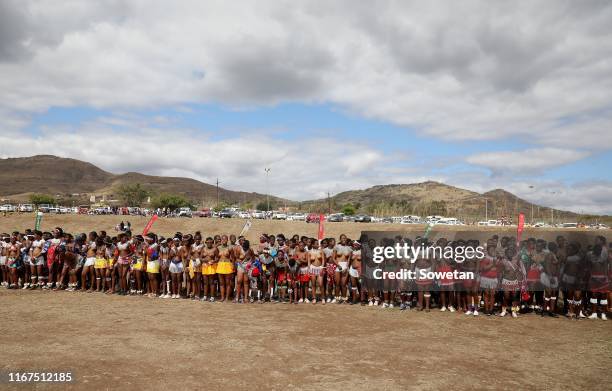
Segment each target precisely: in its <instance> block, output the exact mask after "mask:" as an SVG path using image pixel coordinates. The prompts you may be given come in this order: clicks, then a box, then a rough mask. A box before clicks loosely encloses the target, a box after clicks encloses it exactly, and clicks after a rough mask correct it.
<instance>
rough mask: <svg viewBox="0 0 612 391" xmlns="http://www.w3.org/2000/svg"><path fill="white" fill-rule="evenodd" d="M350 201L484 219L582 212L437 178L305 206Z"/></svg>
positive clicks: (397, 212)
mask: <svg viewBox="0 0 612 391" xmlns="http://www.w3.org/2000/svg"><path fill="white" fill-rule="evenodd" d="M485 200H486V201H485ZM347 204H351V205H352V206H354V207H356V209H357V210H358V212H362V213H367V214H374V215H379V216H392V215H393V216H402V215H419V216H428V215H442V216H453V217H459V218H463V219H465V220H467V221H476V220H483V219H484V218H485V216H487V215H488V216H487V217H489V218H491V219H495V218H498V217H502V216H506V217H509V218H515V216H516V215H518V213H519V212H522V213H524V214H525V217H526V219H527V221H531V217H532V211H533V220H534V221H550V219H551V216H553V218H554V219H558V220H557V221H559V220H567V221H570V220H573V221H576V219H577V218H578V216H579V215H578V214H576V213H573V212H568V211H562V210H557V209H554V210H553V212H552V213H551V208H547V207H543V206H539V205H536V204H532V203H530V202H528V201H525V200H523V199H520V198H518V197H517V196H515V195H514V194H512V193H509V192H507V191H505V190H502V189H496V190H491V191H489V192H486V193H484V194H480V193H477V192H474V191H470V190H466V189H461V188H458V187H454V186H450V185H446V184H443V183H439V182H434V181H428V182H422V183H413V184H392V185H379V186H373V187H370V188H368V189H364V190H351V191H345V192H342V193H338V194H336V195H334V196H333V197H330V198H329V199H319V200H312V201H305V202H303V203H301V205H303V208H305V209H307V210H309V211H313V212H326V211H328V209H331V210H334V211H337V210H340V209H341V208H342V207H343V206H344V205H347ZM330 207H331V208H330Z"/></svg>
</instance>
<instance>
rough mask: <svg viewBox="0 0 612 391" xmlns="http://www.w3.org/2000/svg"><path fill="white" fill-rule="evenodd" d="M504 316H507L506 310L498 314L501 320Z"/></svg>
mask: <svg viewBox="0 0 612 391" xmlns="http://www.w3.org/2000/svg"><path fill="white" fill-rule="evenodd" d="M506 314H507V312H506V310H503V311H502V312H501V313H500V314H499V316H501V317H502V318H503V317H504V316H506Z"/></svg>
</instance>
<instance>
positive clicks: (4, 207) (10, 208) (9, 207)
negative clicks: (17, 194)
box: [0, 204, 15, 212]
mask: <svg viewBox="0 0 612 391" xmlns="http://www.w3.org/2000/svg"><path fill="white" fill-rule="evenodd" d="M14 211H15V207H14V206H13V205H11V204H4V205H2V206H0V212H14Z"/></svg>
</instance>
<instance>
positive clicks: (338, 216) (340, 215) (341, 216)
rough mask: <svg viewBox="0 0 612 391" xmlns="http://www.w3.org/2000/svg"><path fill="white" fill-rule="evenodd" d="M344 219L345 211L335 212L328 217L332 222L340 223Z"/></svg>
mask: <svg viewBox="0 0 612 391" xmlns="http://www.w3.org/2000/svg"><path fill="white" fill-rule="evenodd" d="M343 220H344V213H334V214H331V215H329V217H327V221H329V222H331V223H339V222H341V221H343Z"/></svg>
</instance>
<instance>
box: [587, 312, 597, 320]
mask: <svg viewBox="0 0 612 391" xmlns="http://www.w3.org/2000/svg"><path fill="white" fill-rule="evenodd" d="M589 319H597V312H593V313H592V314H591V316H589Z"/></svg>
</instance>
